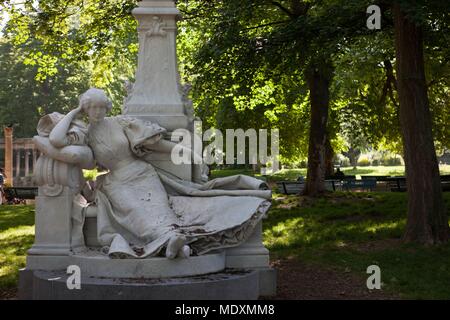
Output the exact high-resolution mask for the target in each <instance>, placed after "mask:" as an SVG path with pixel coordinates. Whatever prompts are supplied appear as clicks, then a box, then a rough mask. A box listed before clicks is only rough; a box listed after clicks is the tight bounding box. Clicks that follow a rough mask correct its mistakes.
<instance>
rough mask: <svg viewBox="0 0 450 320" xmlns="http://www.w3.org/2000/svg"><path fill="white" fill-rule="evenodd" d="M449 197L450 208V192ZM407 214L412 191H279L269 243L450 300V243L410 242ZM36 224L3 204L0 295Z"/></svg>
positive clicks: (400, 292) (279, 254)
mask: <svg viewBox="0 0 450 320" xmlns="http://www.w3.org/2000/svg"><path fill="white" fill-rule="evenodd" d="M444 197H445V201H446V206H447V208H448V209H449V208H450V193H444ZM405 211H406V194H405V193H385V192H375V193H334V194H330V195H328V196H327V197H325V198H322V199H319V200H311V199H308V198H301V197H297V196H284V195H280V194H275V195H274V201H273V207H272V209H271V211H270V213H269V217H268V219H266V220H264V223H263V227H264V239H265V240H264V241H265V245H266V246H267V247H268V248H269V249H270V251H271V256H272V258H273V259H278V258H287V257H290V258H293V259H298V260H299V261H301V262H303V263H307V264H308V265H311V266H320V267H326V268H334V269H337V270H340V271H341V272H346V273H351V274H355V275H357V276H359V277H361V278H362V279H366V278H367V277H368V275H367V274H366V269H367V267H368V266H369V265H372V264H376V265H378V266H379V267H380V268H381V280H382V283H383V290H386V292H390V293H393V294H394V295H396V296H400V297H404V298H420V299H450V286H449V285H448V284H449V283H450V244H448V245H442V246H437V247H432V248H426V247H421V246H414V245H404V244H402V243H401V242H400V240H399V239H400V237H401V235H402V233H403V230H404V227H405ZM33 224H34V208H33V207H32V206H0V293H1V291H2V290H8V289H10V288H16V287H17V280H18V269H19V268H22V267H23V266H24V265H25V255H26V250H27V249H28V248H29V247H30V246H31V245H32V243H33V238H34V236H33V235H34V226H33ZM363 283H364V282H363ZM317 285H318V286H320V283H318V284H317ZM0 296H1V294H0Z"/></svg>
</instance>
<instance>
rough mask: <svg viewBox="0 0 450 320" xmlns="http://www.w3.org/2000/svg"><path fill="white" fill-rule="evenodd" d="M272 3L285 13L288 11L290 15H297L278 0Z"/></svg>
mask: <svg viewBox="0 0 450 320" xmlns="http://www.w3.org/2000/svg"><path fill="white" fill-rule="evenodd" d="M272 4H273V5H274V6H276V7H278V9H280V10H281V11H283V12H284V13H286V14H287V15H288V16H289V17H291V18H295V15H294V14H293V13H292V12H291V11H290V10H289V9H287V8H286V7H284V6H283V5H282V4H281V3H279V2H277V1H272Z"/></svg>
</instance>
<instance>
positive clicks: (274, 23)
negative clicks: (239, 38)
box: [242, 20, 291, 31]
mask: <svg viewBox="0 0 450 320" xmlns="http://www.w3.org/2000/svg"><path fill="white" fill-rule="evenodd" d="M290 21H291V20H282V21H276V22H271V23H266V24H260V25H258V26H255V27H249V28H245V29H242V31H246V30H252V29H258V28H263V27H268V26H272V25H277V24H282V23H286V22H290Z"/></svg>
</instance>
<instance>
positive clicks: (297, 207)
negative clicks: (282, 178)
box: [264, 193, 406, 250]
mask: <svg viewBox="0 0 450 320" xmlns="http://www.w3.org/2000/svg"><path fill="white" fill-rule="evenodd" d="M286 208H289V209H286ZM405 208H406V199H405V196H404V195H403V194H392V193H385V194H383V193H377V194H369V193H357V194H352V193H336V194H331V195H328V196H327V197H325V198H321V199H310V198H305V197H297V196H289V197H282V198H279V200H278V201H275V203H274V206H273V208H272V209H271V211H270V213H269V218H268V219H267V220H266V221H264V239H265V242H266V245H267V246H268V247H269V248H270V249H273V250H277V249H288V248H299V247H305V246H318V245H324V244H328V243H329V242H345V241H351V242H361V241H369V240H373V239H382V238H385V237H394V238H395V237H400V236H401V232H402V230H403V228H404V225H405V216H406V211H405Z"/></svg>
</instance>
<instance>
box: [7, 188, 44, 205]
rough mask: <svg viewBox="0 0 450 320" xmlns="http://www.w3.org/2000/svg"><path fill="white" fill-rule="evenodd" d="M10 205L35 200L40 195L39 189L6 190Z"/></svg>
mask: <svg viewBox="0 0 450 320" xmlns="http://www.w3.org/2000/svg"><path fill="white" fill-rule="evenodd" d="M4 192H5V198H6V201H7V202H8V203H11V204H14V203H20V202H23V201H24V200H34V198H35V197H36V196H37V195H38V188H37V187H7V188H5V189H4Z"/></svg>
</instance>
